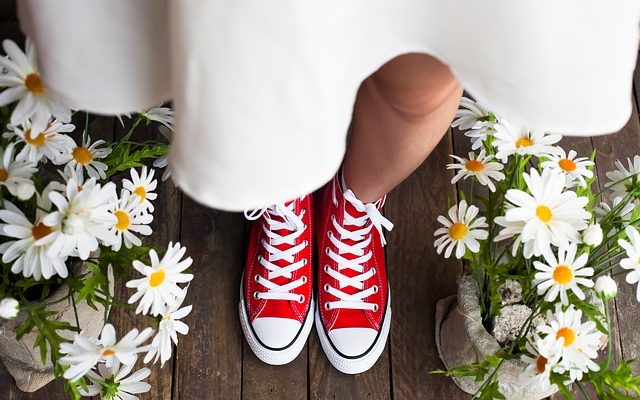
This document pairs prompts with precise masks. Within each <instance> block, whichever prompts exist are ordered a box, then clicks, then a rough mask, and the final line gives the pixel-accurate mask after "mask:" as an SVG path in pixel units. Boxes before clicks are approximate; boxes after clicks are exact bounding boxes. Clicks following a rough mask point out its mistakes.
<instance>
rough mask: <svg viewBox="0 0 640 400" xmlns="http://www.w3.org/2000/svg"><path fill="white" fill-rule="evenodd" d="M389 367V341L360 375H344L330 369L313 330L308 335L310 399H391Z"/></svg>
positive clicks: (330, 366)
mask: <svg viewBox="0 0 640 400" xmlns="http://www.w3.org/2000/svg"><path fill="white" fill-rule="evenodd" d="M393 318H395V315H394V317H393ZM392 321H393V320H392ZM392 326H393V322H392ZM389 368H390V367H389V343H387V348H386V349H385V351H384V352H383V353H382V355H381V356H380V358H379V359H378V362H377V363H376V364H375V365H374V366H373V367H372V368H371V369H370V370H368V371H366V372H364V373H362V374H357V375H347V374H343V373H341V372H340V371H338V370H337V369H335V368H333V366H332V365H331V363H329V360H328V359H327V357H326V355H325V354H324V351H323V350H322V346H321V345H320V339H319V338H318V335H317V333H316V331H315V330H314V331H313V332H312V333H311V336H310V337H309V393H310V398H311V399H314V400H315V399H381V400H382V399H389V398H391V388H390V380H389V376H390V375H389Z"/></svg>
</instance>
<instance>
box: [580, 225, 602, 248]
mask: <svg viewBox="0 0 640 400" xmlns="http://www.w3.org/2000/svg"><path fill="white" fill-rule="evenodd" d="M582 241H583V242H584V243H585V244H586V245H587V246H597V245H599V244H600V243H602V228H601V227H600V224H591V225H589V226H588V227H587V229H585V230H584V231H583V232H582Z"/></svg>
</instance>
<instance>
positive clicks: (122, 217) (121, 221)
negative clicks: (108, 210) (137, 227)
mask: <svg viewBox="0 0 640 400" xmlns="http://www.w3.org/2000/svg"><path fill="white" fill-rule="evenodd" d="M113 215H115V216H116V218H118V222H117V223H116V229H117V230H119V231H125V230H127V229H128V228H129V225H130V224H131V219H130V218H129V214H127V213H126V212H124V211H122V210H118V211H116V212H114V213H113Z"/></svg>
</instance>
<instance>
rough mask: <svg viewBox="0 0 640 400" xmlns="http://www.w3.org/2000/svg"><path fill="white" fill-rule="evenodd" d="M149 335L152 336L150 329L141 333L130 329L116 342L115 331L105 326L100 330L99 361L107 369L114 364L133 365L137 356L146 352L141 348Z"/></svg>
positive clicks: (111, 326) (107, 325)
mask: <svg viewBox="0 0 640 400" xmlns="http://www.w3.org/2000/svg"><path fill="white" fill-rule="evenodd" d="M151 335H153V329H151V328H146V329H145V330H143V331H142V332H140V331H138V330H137V329H132V330H130V331H129V332H128V333H127V334H126V335H124V336H123V337H122V339H120V340H117V339H116V330H115V328H114V327H113V325H111V324H106V325H105V326H104V327H103V328H102V333H101V334H100V340H99V342H98V343H99V344H100V346H101V348H100V355H101V359H100V361H104V363H105V364H106V366H107V367H110V366H112V365H114V364H115V363H122V364H125V365H133V364H134V363H135V362H136V360H137V358H138V356H137V354H138V353H141V352H143V351H145V350H146V346H145V347H142V344H143V343H144V342H146V341H147V339H149V338H150V337H151Z"/></svg>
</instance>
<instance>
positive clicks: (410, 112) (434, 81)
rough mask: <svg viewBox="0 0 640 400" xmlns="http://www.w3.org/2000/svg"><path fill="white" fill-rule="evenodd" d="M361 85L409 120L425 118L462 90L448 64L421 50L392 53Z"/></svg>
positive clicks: (458, 94)
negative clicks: (421, 52)
mask: <svg viewBox="0 0 640 400" xmlns="http://www.w3.org/2000/svg"><path fill="white" fill-rule="evenodd" d="M363 85H367V86H368V88H367V89H368V90H370V91H372V92H373V93H372V94H373V95H376V96H378V97H379V98H380V99H381V100H382V101H384V102H385V104H386V105H387V106H389V107H390V108H391V109H392V110H393V111H395V112H397V113H398V114H399V115H400V116H402V117H403V118H406V119H409V120H416V119H422V118H425V117H427V116H429V115H430V114H432V113H433V112H435V111H437V110H438V109H439V108H440V107H441V106H442V104H443V103H444V102H445V101H447V100H449V99H450V98H451V97H452V96H458V97H459V96H460V95H461V94H462V87H461V86H460V84H459V82H458V80H457V79H456V78H455V76H454V75H453V74H452V73H451V71H450V70H449V68H448V67H447V66H446V65H445V64H443V63H441V62H440V61H438V60H437V59H436V58H434V57H431V56H428V55H425V54H406V55H402V56H399V57H396V58H394V59H393V60H391V61H389V62H388V63H387V64H385V65H383V66H382V67H381V68H380V69H379V70H378V71H376V72H375V73H374V74H373V75H371V76H370V77H369V78H367V80H365V82H364V84H363Z"/></svg>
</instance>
